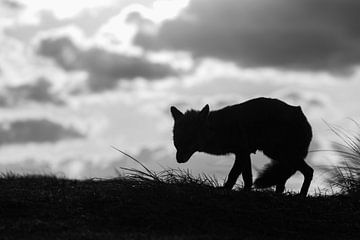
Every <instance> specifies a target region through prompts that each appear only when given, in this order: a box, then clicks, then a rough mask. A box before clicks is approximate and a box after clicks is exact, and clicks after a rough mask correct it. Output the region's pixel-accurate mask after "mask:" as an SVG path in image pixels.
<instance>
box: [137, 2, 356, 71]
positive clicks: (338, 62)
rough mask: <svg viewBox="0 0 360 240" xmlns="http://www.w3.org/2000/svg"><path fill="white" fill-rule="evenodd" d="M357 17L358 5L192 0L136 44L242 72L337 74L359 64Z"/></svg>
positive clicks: (138, 37) (140, 38) (140, 35)
mask: <svg viewBox="0 0 360 240" xmlns="http://www.w3.org/2000/svg"><path fill="white" fill-rule="evenodd" d="M359 12H360V1H358V0H342V1H339V0H293V1H288V0H215V1H211V3H210V2H209V1H206V0H194V1H191V2H190V5H189V6H188V7H187V8H186V10H184V11H183V13H182V14H181V15H180V17H178V18H177V19H175V20H171V21H167V22H165V23H164V24H163V25H162V26H161V27H160V29H159V31H158V32H157V34H154V33H147V32H146V31H143V32H140V33H139V34H138V35H137V36H136V38H135V43H136V44H137V45H140V46H143V47H145V48H146V49H152V50H159V49H167V50H185V51H189V52H191V53H192V54H193V56H194V57H199V58H200V57H215V58H219V59H223V60H230V61H234V62H236V63H237V64H238V65H240V66H245V67H276V68H281V69H294V70H313V71H330V72H342V71H347V70H351V68H352V67H354V66H356V65H359V63H360V45H359V44H358V43H359V40H360V14H359Z"/></svg>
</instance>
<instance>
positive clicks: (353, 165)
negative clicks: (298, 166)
mask: <svg viewBox="0 0 360 240" xmlns="http://www.w3.org/2000/svg"><path fill="white" fill-rule="evenodd" d="M354 123H355V124H356V126H357V128H358V130H359V131H358V132H356V133H350V132H349V131H346V130H344V129H342V128H340V127H336V126H331V125H329V124H328V126H329V127H330V129H331V130H332V131H333V132H334V133H335V134H336V135H337V136H338V137H339V138H340V142H336V143H334V146H335V149H336V150H335V153H337V154H338V155H339V156H340V157H341V160H342V161H341V162H340V164H339V165H337V166H335V167H334V168H333V169H332V170H331V177H330V178H329V183H330V184H331V185H332V186H334V187H335V188H338V189H340V192H341V193H343V194H357V195H359V194H360V124H359V123H357V122H355V121H354Z"/></svg>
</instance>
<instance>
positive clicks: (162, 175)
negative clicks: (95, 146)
mask: <svg viewBox="0 0 360 240" xmlns="http://www.w3.org/2000/svg"><path fill="white" fill-rule="evenodd" d="M112 148H113V149H115V150H116V151H118V152H120V153H122V154H124V155H125V156H127V157H129V158H130V159H132V160H133V161H135V162H136V163H138V164H139V165H140V166H141V167H142V168H143V170H139V169H136V168H125V167H120V169H122V170H125V171H126V172H127V174H126V175H125V178H127V179H131V180H134V181H152V182H155V183H167V184H192V185H198V186H207V187H214V188H216V187H220V186H221V184H220V182H219V180H218V179H217V178H216V177H215V176H209V175H207V174H205V173H203V174H200V175H198V176H194V175H193V174H192V173H191V172H190V170H188V169H187V170H184V169H180V168H178V169H164V170H162V171H160V172H155V171H153V170H150V169H149V168H147V167H146V166H145V165H144V164H143V163H141V162H140V161H139V160H137V159H136V158H134V157H133V156H131V155H130V154H128V153H126V152H124V151H122V150H120V149H119V148H116V147H114V146H112ZM116 171H117V172H118V175H119V176H120V177H121V176H122V175H123V174H122V173H121V172H120V171H119V170H116Z"/></svg>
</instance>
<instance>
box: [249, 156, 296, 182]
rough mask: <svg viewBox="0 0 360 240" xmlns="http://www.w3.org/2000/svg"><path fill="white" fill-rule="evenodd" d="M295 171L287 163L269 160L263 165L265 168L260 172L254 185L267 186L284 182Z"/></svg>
mask: <svg viewBox="0 0 360 240" xmlns="http://www.w3.org/2000/svg"><path fill="white" fill-rule="evenodd" d="M295 172H296V170H295V169H294V168H292V167H291V166H288V165H287V164H283V163H279V162H274V161H273V162H271V163H269V164H267V165H266V166H265V169H264V170H263V171H262V172H260V174H259V176H258V178H257V179H256V180H255V182H254V185H255V187H256V188H268V187H272V186H275V185H277V184H279V183H283V182H285V181H286V180H287V179H288V178H290V177H291V175H293V174H294V173H295Z"/></svg>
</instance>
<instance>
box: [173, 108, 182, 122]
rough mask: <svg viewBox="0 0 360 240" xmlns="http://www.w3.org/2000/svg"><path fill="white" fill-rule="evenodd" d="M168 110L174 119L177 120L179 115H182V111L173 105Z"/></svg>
mask: <svg viewBox="0 0 360 240" xmlns="http://www.w3.org/2000/svg"><path fill="white" fill-rule="evenodd" d="M170 111H171V115H172V117H173V118H174V120H175V121H176V120H178V119H179V118H180V117H182V116H183V115H184V114H183V113H182V112H180V110H179V109H177V108H176V107H174V106H171V108H170Z"/></svg>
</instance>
